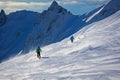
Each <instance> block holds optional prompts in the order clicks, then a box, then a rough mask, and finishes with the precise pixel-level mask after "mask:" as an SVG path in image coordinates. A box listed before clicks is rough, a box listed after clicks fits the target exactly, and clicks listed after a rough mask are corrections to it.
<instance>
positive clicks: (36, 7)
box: [0, 1, 51, 14]
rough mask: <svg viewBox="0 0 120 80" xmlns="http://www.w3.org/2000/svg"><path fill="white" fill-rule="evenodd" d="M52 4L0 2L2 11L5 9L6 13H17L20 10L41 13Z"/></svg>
mask: <svg viewBox="0 0 120 80" xmlns="http://www.w3.org/2000/svg"><path fill="white" fill-rule="evenodd" d="M50 4H51V2H16V1H4V2H3V1H0V9H2V8H3V9H5V11H6V13H7V14H8V13H10V12H15V11H18V10H23V9H25V10H32V11H38V12H41V11H42V10H44V9H45V7H47V6H49V5H50Z"/></svg>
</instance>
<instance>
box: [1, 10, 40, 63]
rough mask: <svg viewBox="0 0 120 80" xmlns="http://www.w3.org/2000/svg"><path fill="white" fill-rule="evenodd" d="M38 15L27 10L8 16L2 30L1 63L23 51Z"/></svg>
mask: <svg viewBox="0 0 120 80" xmlns="http://www.w3.org/2000/svg"><path fill="white" fill-rule="evenodd" d="M38 15H39V13H35V12H30V11H25V10H23V11H18V12H15V13H11V14H9V15H8V19H7V22H6V24H5V25H3V27H1V28H0V61H1V60H3V59H7V58H9V57H10V56H14V55H16V54H18V52H20V51H21V50H23V48H24V45H25V41H26V39H27V36H28V34H29V33H30V32H31V30H32V29H33V26H34V23H35V20H36V19H37V17H38Z"/></svg>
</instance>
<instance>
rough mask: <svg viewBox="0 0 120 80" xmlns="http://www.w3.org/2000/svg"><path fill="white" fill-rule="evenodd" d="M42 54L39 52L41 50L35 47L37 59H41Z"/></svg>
mask: <svg viewBox="0 0 120 80" xmlns="http://www.w3.org/2000/svg"><path fill="white" fill-rule="evenodd" d="M41 52H42V50H41V48H40V47H39V46H38V47H37V49H36V53H37V57H38V58H39V59H40V58H41V54H40V53H41Z"/></svg>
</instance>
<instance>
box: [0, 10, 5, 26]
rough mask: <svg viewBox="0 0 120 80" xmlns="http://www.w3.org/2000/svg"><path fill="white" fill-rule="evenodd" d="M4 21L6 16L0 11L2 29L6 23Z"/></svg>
mask: <svg viewBox="0 0 120 80" xmlns="http://www.w3.org/2000/svg"><path fill="white" fill-rule="evenodd" d="M6 20H7V16H6V14H5V12H4V10H1V12H0V27H2V26H3V25H4V24H5V23H6Z"/></svg>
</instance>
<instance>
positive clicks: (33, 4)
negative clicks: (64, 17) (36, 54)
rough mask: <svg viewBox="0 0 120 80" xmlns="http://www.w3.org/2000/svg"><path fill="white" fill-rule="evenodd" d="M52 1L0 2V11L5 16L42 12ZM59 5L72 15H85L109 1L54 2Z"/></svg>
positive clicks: (4, 0) (8, 0)
mask: <svg viewBox="0 0 120 80" xmlns="http://www.w3.org/2000/svg"><path fill="white" fill-rule="evenodd" d="M53 1H54V0H0V9H4V10H5V12H6V13H7V14H9V13H11V12H15V11H19V10H30V11H35V12H40V13H41V12H42V11H43V10H46V9H47V8H48V7H49V6H50V4H51V3H52V2H53ZM56 1H57V2H58V4H59V5H61V6H62V7H64V8H65V9H67V10H68V11H70V12H71V13H73V14H76V15H78V14H84V13H87V12H89V11H91V10H93V9H95V8H97V7H99V6H101V5H103V4H106V3H107V2H109V1H110V0H56Z"/></svg>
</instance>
